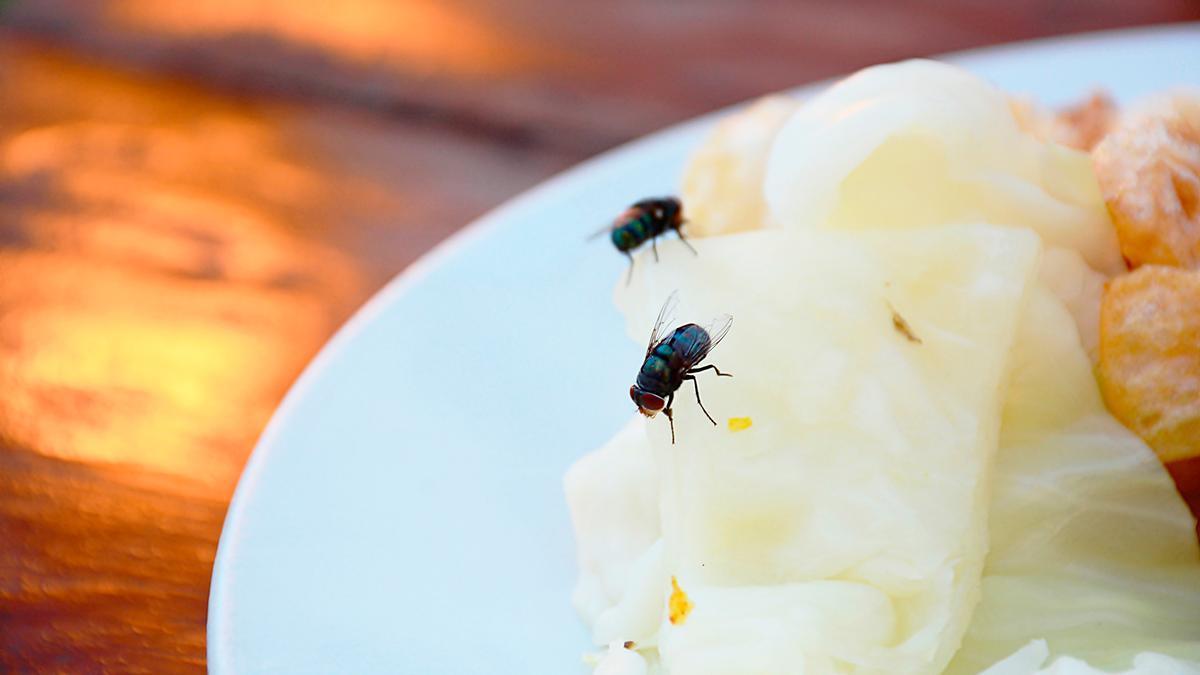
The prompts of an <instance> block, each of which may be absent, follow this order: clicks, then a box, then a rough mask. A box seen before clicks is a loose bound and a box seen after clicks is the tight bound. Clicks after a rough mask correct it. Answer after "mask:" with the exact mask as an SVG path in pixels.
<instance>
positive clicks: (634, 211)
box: [587, 204, 641, 241]
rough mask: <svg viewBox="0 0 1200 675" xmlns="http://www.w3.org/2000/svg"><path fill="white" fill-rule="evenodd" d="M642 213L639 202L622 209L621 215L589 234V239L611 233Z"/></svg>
mask: <svg viewBox="0 0 1200 675" xmlns="http://www.w3.org/2000/svg"><path fill="white" fill-rule="evenodd" d="M640 213H641V211H640V210H638V206H637V204H635V205H633V206H630V207H629V208H627V209H625V210H624V211H622V212H621V215H619V216H617V217H616V218H614V219H613V221H612V222H611V223H609V224H608V225H605V226H604V227H602V228H600V229H598V230H596V231H595V232H593V233H591V234H589V235H588V238H587V241H591V240H593V239H595V238H596V237H599V236H600V235H602V234H609V233H610V232H612V231H613V230H615V229H617V228H618V227H620V226H622V225H624V224H625V223H628V222H629V221H630V220H633V219H634V218H637V217H638V215H639V214H640Z"/></svg>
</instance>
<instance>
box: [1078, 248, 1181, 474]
mask: <svg viewBox="0 0 1200 675" xmlns="http://www.w3.org/2000/svg"><path fill="white" fill-rule="evenodd" d="M1099 373H1100V389H1101V391H1102V392H1103V394H1104V399H1105V402H1106V403H1107V404H1108V408H1109V410H1111V411H1112V413H1113V414H1114V415H1115V416H1116V417H1117V419H1119V420H1121V422H1123V423H1124V424H1125V426H1127V427H1129V428H1130V429H1132V430H1133V431H1134V432H1136V433H1137V434H1138V435H1139V436H1141V437H1142V439H1143V440H1145V441H1146V443H1148V444H1149V445H1150V447H1152V448H1154V450H1155V452H1157V453H1158V456H1159V458H1161V459H1162V460H1163V461H1164V462H1170V461H1175V460H1180V459H1185V458H1188V457H1196V456H1200V270H1183V269H1179V268H1174V267H1163V266H1158V265H1147V266H1145V267H1142V268H1139V269H1138V270H1136V271H1134V272H1132V273H1130V274H1126V275H1124V276H1122V277H1119V278H1117V279H1114V280H1113V281H1110V282H1109V283H1108V286H1107V287H1106V288H1105V291H1104V302H1103V305H1102V306H1101V309H1100V370H1099Z"/></svg>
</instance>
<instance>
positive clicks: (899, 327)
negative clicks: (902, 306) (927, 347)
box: [888, 304, 921, 344]
mask: <svg viewBox="0 0 1200 675" xmlns="http://www.w3.org/2000/svg"><path fill="white" fill-rule="evenodd" d="M888 308H889V309H891V310H892V328H895V329H896V332H897V333H900V334H901V335H903V336H904V337H906V338H908V341H909V342H915V343H916V344H921V338H919V337H917V334H916V333H914V332H913V330H912V326H909V325H908V322H907V321H905V320H904V317H902V316H900V312H897V311H896V308H895V307H892V306H891V304H889V305H888Z"/></svg>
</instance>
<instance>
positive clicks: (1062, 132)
mask: <svg viewBox="0 0 1200 675" xmlns="http://www.w3.org/2000/svg"><path fill="white" fill-rule="evenodd" d="M1010 107H1011V109H1012V112H1013V116H1014V117H1016V118H1017V124H1019V125H1020V126H1021V128H1022V129H1024V130H1025V131H1027V132H1029V133H1030V134H1032V135H1033V136H1034V137H1035V138H1038V139H1040V140H1043V141H1051V142H1054V143H1058V144H1059V145H1065V146H1067V147H1069V148H1075V149H1076V150H1091V149H1092V147H1093V146H1095V145H1096V143H1099V142H1100V139H1102V138H1104V135H1105V134H1107V133H1108V132H1109V130H1110V129H1111V128H1112V127H1113V125H1114V124H1115V123H1116V121H1117V104H1116V103H1115V102H1114V101H1113V99H1112V97H1111V96H1109V95H1108V92H1104V91H1096V92H1093V93H1092V94H1091V95H1090V96H1088V97H1087V98H1086V99H1083V100H1082V101H1079V102H1077V103H1074V104H1072V105H1069V106H1067V107H1065V108H1061V109H1059V110H1058V111H1055V112H1050V111H1048V110H1046V109H1044V108H1041V107H1039V106H1038V105H1037V104H1036V103H1033V102H1032V101H1029V100H1027V99H1013V100H1011V101H1010Z"/></svg>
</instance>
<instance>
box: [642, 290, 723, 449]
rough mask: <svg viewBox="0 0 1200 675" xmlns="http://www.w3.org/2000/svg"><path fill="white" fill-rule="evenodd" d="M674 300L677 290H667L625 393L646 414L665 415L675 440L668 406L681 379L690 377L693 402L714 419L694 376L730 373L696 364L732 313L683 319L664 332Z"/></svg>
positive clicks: (719, 336)
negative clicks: (706, 320) (703, 321)
mask: <svg viewBox="0 0 1200 675" xmlns="http://www.w3.org/2000/svg"><path fill="white" fill-rule="evenodd" d="M678 304H679V294H678V293H677V292H675V293H671V295H670V296H669V297H668V298H667V301H666V302H664V303H663V306H662V309H661V310H660V311H659V313H658V319H657V320H656V321H655V322H654V328H652V329H651V331H650V343H649V344H648V345H647V346H646V356H645V358H644V359H643V361H642V367H641V368H640V369H639V370H638V374H637V380H636V381H635V382H634V384H633V386H631V387H630V388H629V397H630V398H631V399H633V403H634V405H636V406H637V409H638V412H640V413H642V414H643V415H645V416H646V417H654V416H655V415H657V414H658V413H660V412H661V413H663V414H665V415H666V416H667V421H668V422H670V424H671V442H672V443H674V442H675V418H674V416H673V414H672V407H671V406H672V404H673V403H674V402H675V392H676V391H678V389H679V388H680V387H681V386H683V383H684V382H686V381H688V380H691V382H692V386H693V387H694V388H695V390H696V403H697V404H698V405H699V406H700V410H702V411H704V415H705V417H707V418H708V421H710V422H712V423H713V425H716V423H717V422H716V420H714V419H713V418H712V415H709V414H708V410H706V409H705V408H704V403H703V402H702V401H701V400H700V385H699V384H698V383H697V382H696V377H695V376H696V374H697V373H702V372H704V371H707V370H712V371H714V372H716V374H717V375H719V376H721V377H732V375H731V374H729V373H722V372H721V371H720V369H718V368H717V367H716V366H715V365H712V364H709V365H707V366H703V367H699V368H697V367H696V366H698V365H700V363H701V362H702V361H704V359H705V358H706V357H707V356H708V354H709V352H711V351H712V350H713V348H714V347H716V346H717V344H719V343H720V342H721V340H723V339H725V336H726V335H728V334H729V329H730V327H732V326H733V317H732V316H729V315H728V314H726V315H724V316H721V317H719V318H717V319H715V320H714V321H713V322H712V323H710V324H708V325H707V326H703V327H702V326H700V325H698V324H694V323H685V324H683V325H681V326H678V327H676V328H673V329H670V330H669V332H668V330H667V326H669V325H671V324H672V323H673V321H672V316H673V315H674V313H675V307H676V306H677V305H678Z"/></svg>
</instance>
